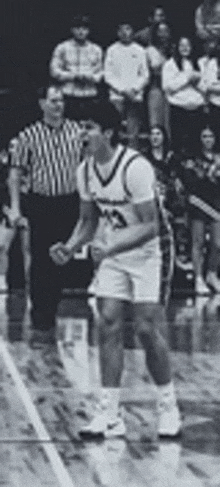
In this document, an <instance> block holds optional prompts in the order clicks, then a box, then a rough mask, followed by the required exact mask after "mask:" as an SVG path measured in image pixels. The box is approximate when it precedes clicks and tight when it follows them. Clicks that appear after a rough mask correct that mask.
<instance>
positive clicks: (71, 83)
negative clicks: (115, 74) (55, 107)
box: [50, 16, 103, 120]
mask: <svg viewBox="0 0 220 487" xmlns="http://www.w3.org/2000/svg"><path fill="white" fill-rule="evenodd" d="M71 33H72V39H68V40H66V41H64V42H62V43H61V44H58V46H57V47H56V48H55V49H54V52H53V54H52V59H51V62H50V74H51V76H52V77H53V78H54V79H55V80H57V81H58V82H59V83H60V84H61V86H62V87H63V88H62V89H63V93H64V94H65V95H66V98H67V100H66V101H67V104H66V115H67V117H69V118H71V119H75V120H83V119H87V116H88V113H90V111H91V109H92V106H93V104H94V102H96V100H97V98H98V93H99V83H100V82H101V79H102V76H103V65H102V61H103V53H102V49H101V47H100V46H98V45H97V44H94V43H93V42H90V41H89V34H90V23H89V19H88V17H87V16H76V17H75V18H74V19H73V22H72V27H71Z"/></svg>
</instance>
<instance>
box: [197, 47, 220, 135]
mask: <svg viewBox="0 0 220 487" xmlns="http://www.w3.org/2000/svg"><path fill="white" fill-rule="evenodd" d="M205 51H206V54H205V55H204V56H203V57H201V58H200V59H199V61H198V64H199V67H200V70H201V83H200V88H201V89H202V90H203V92H204V95H205V96H206V101H207V105H208V108H209V119H210V125H211V126H212V127H213V129H214V131H215V133H216V134H217V133H220V51H219V47H218V45H217V40H216V39H209V40H207V41H206V44H205Z"/></svg>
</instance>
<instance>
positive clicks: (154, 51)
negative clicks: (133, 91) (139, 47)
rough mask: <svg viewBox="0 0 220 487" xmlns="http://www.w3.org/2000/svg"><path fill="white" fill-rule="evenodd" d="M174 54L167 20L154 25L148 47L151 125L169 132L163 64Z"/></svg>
mask: <svg viewBox="0 0 220 487" xmlns="http://www.w3.org/2000/svg"><path fill="white" fill-rule="evenodd" d="M171 54H172V43H171V32H170V28H169V26H168V24H167V23H166V22H160V23H159V24H156V25H154V27H153V29H152V38H151V45H150V46H149V47H147V49H146V55H147V63H148V66H149V70H150V87H149V91H148V104H147V105H148V124H149V127H152V126H154V125H162V126H163V127H165V128H166V131H167V133H169V111H168V108H169V105H168V102H167V99H166V97H165V96H164V92H163V90H162V86H161V71H162V66H163V64H164V63H165V61H166V60H167V59H169V58H170V57H171Z"/></svg>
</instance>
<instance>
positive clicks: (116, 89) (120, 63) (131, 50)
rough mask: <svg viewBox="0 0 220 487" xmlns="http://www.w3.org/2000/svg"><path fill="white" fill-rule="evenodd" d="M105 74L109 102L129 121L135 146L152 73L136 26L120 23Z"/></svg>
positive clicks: (128, 126) (130, 134) (130, 139)
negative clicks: (144, 96) (134, 35)
mask: <svg viewBox="0 0 220 487" xmlns="http://www.w3.org/2000/svg"><path fill="white" fill-rule="evenodd" d="M104 76H105V81H106V83H107V84H108V86H109V88H110V91H109V96H110V101H111V102H112V103H113V104H114V106H115V108H116V109H117V110H118V112H119V113H120V114H121V119H122V120H123V119H125V120H126V122H127V133H128V136H129V141H130V144H131V145H133V146H136V145H137V136H138V133H139V130H140V127H141V123H142V117H143V95H144V88H145V86H146V85H147V83H148V80H149V72H148V67H147V63H146V56H145V50H144V49H143V47H141V46H139V45H138V44H137V43H136V42H133V27H132V26H131V25H130V24H129V23H126V22H122V23H121V24H120V25H119V26H118V41H116V42H115V43H114V44H112V45H111V46H110V47H109V48H108V49H107V52H106V58H105V66H104Z"/></svg>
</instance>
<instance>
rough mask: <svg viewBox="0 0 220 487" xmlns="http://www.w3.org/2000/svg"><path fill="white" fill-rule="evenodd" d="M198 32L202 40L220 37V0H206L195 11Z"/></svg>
mask: <svg viewBox="0 0 220 487" xmlns="http://www.w3.org/2000/svg"><path fill="white" fill-rule="evenodd" d="M195 27H196V34H197V36H198V37H199V38H200V39H201V40H203V41H204V40H207V39H209V38H210V37H213V36H214V37H216V38H218V39H220V0H204V1H203V3H202V4H201V5H200V6H199V7H198V8H197V9H196V12H195Z"/></svg>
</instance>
